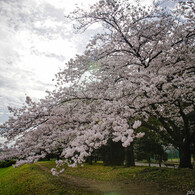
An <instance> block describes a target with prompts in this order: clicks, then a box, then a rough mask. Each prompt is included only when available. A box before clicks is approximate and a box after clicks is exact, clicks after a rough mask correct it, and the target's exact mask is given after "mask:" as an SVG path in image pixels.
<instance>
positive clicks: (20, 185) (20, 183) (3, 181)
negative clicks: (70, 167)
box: [0, 164, 85, 195]
mask: <svg viewBox="0 0 195 195" xmlns="http://www.w3.org/2000/svg"><path fill="white" fill-rule="evenodd" d="M0 194H2V195H32V194H36V195H39V194H40V195H50V194H56V195H57V194H69V195H72V194H85V193H84V192H82V191H80V190H77V189H74V188H72V189H71V188H69V187H67V186H64V185H62V182H61V181H60V180H59V178H58V177H54V176H52V175H51V173H47V172H44V171H43V170H41V169H40V167H39V166H38V165H36V164H31V165H28V164H26V165H23V166H21V167H19V168H13V167H8V168H0Z"/></svg>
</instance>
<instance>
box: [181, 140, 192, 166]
mask: <svg viewBox="0 0 195 195" xmlns="http://www.w3.org/2000/svg"><path fill="white" fill-rule="evenodd" d="M179 157H180V162H179V168H190V169H192V168H193V166H192V164H191V150H190V142H188V141H187V140H185V143H183V144H181V145H180V146H179Z"/></svg>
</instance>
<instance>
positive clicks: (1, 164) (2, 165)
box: [0, 160, 16, 168]
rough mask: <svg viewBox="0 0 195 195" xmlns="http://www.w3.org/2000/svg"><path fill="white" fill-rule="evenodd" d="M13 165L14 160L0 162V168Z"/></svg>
mask: <svg viewBox="0 0 195 195" xmlns="http://www.w3.org/2000/svg"><path fill="white" fill-rule="evenodd" d="M15 163H16V161H15V160H6V161H3V162H0V168H5V167H10V166H12V165H13V164H15Z"/></svg>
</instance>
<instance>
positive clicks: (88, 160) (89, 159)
mask: <svg viewBox="0 0 195 195" xmlns="http://www.w3.org/2000/svg"><path fill="white" fill-rule="evenodd" d="M92 161H93V157H92V156H89V157H87V160H86V162H87V163H89V164H90V165H92V164H93V162H92Z"/></svg>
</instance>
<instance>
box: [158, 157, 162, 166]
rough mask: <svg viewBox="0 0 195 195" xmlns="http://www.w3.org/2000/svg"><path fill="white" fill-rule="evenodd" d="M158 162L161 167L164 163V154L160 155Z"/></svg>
mask: <svg viewBox="0 0 195 195" xmlns="http://www.w3.org/2000/svg"><path fill="white" fill-rule="evenodd" d="M158 163H159V167H161V163H162V155H159V160H158Z"/></svg>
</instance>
